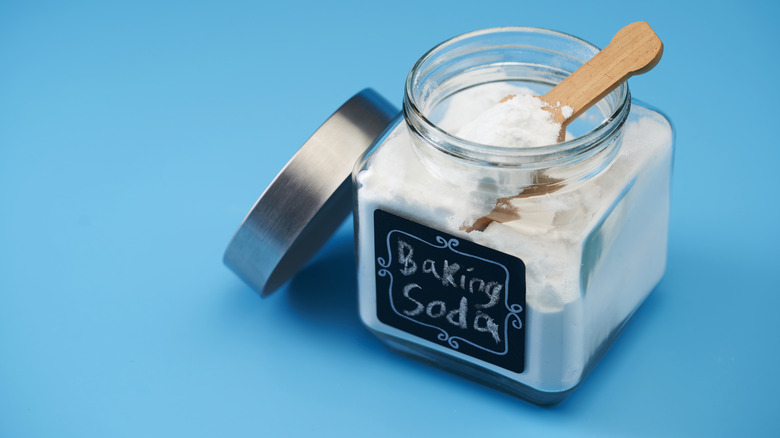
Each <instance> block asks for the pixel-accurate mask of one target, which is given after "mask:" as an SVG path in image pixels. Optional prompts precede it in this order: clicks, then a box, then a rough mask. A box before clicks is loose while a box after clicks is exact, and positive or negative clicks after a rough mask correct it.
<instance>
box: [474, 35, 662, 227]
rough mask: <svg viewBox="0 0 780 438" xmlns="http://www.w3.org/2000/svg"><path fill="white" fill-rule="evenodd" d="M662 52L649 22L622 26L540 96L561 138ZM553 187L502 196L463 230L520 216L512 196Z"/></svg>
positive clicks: (556, 187) (654, 64)
mask: <svg viewBox="0 0 780 438" xmlns="http://www.w3.org/2000/svg"><path fill="white" fill-rule="evenodd" d="M663 51H664V45H663V43H662V42H661V40H660V39H659V38H658V36H657V35H656V34H655V32H653V29H651V28H650V25H649V24H647V23H646V22H644V21H637V22H636V23H631V24H629V25H628V26H626V27H624V28H622V29H620V31H618V33H617V34H615V36H614V37H613V38H612V41H610V43H609V45H607V47H605V48H604V49H603V50H602V51H600V52H599V53H597V54H596V55H595V56H594V57H593V58H591V59H590V60H589V61H588V62H586V63H585V64H583V65H582V66H581V67H580V68H578V69H577V70H576V71H574V73H572V74H570V75H569V76H567V77H566V78H565V79H564V80H563V81H561V82H560V83H559V84H558V85H556V86H555V87H554V88H553V89H552V90H550V91H548V92H547V94H545V95H544V96H539V98H540V99H541V100H542V101H544V102H545V103H546V104H547V106H546V107H545V110H547V111H549V112H550V113H552V115H553V118H554V120H555V122H556V123H560V124H561V130H560V132H559V133H558V141H559V142H561V141H563V140H564V139H565V135H566V126H567V125H568V124H569V123H570V122H571V121H572V120H574V119H576V118H577V117H579V116H580V115H581V114H583V113H585V111H587V110H588V109H590V107H592V106H593V105H595V104H596V103H598V102H599V101H600V100H601V99H602V98H604V97H605V96H606V95H608V94H609V93H611V92H612V91H613V90H614V89H615V88H617V87H618V86H619V85H620V84H622V83H623V82H625V81H626V80H627V79H628V78H630V77H631V76H634V75H638V74H642V73H646V72H648V71H650V70H651V69H652V68H653V67H655V66H656V65H657V64H658V61H660V60H661V55H662V54H663ZM512 97H514V96H513V95H510V96H507V97H505V98H504V99H502V102H503V101H505V100H508V99H511V98H512ZM565 107H569V108H570V109H571V114H570V115H569V117H565V116H564V114H563V111H562V110H563V108H565ZM551 187H552V189H551V190H539V188H538V187H537V188H535V187H534V186H532V187H529V188H528V189H526V190H524V191H523V193H520V194H518V195H516V196H512V197H508V198H501V199H499V200H498V201H497V202H496V206H495V208H493V211H491V212H490V213H489V214H488V215H487V216H484V217H481V218H479V219H478V220H477V221H476V222H475V223H474V224H473V225H471V226H464V227H463V228H462V229H463V230H465V231H467V232H471V231H475V230H477V231H484V230H485V228H487V226H488V225H490V223H491V222H506V221H509V220H514V219H518V218H519V217H520V216H519V215H518V213H517V211H515V210H514V208H513V207H512V206H511V204H510V201H511V200H512V199H514V198H520V197H528V196H535V195H539V194H543V193H549V192H551V191H555V190H557V189H559V188H561V187H562V185H560V184H555V185H552V186H551Z"/></svg>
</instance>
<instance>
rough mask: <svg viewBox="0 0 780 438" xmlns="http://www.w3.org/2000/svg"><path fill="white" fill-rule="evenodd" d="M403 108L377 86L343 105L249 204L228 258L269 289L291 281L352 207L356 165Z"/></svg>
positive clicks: (249, 281) (239, 271)
mask: <svg viewBox="0 0 780 438" xmlns="http://www.w3.org/2000/svg"><path fill="white" fill-rule="evenodd" d="M397 114H398V109H396V108H395V107H394V106H393V105H392V104H391V103H390V102H388V101H387V100H385V99H384V98H383V97H382V96H380V95H379V94H378V93H377V92H376V91H374V90H372V89H365V90H363V91H361V92H360V93H358V94H356V95H355V96H353V97H352V98H351V99H349V100H348V101H347V102H346V103H344V104H343V105H342V106H341V107H340V108H339V109H338V110H336V112H334V113H333V114H332V115H331V116H330V117H329V118H328V120H326V121H325V123H323V124H322V126H320V127H319V129H317V131H316V132H315V133H314V134H313V135H312V136H311V137H310V138H309V139H308V140H307V141H306V142H305V143H304V144H303V146H302V147H301V148H300V149H299V150H298V152H296V153H295V155H294V156H293V157H292V159H291V160H290V161H289V162H288V163H287V165H286V166H285V167H284V168H283V169H282V171H281V172H280V173H279V174H278V175H277V176H276V178H275V179H274V180H273V182H271V184H270V185H269V186H268V188H267V189H266V190H265V192H263V194H262V195H261V196H260V198H259V199H258V200H257V202H256V203H255V205H254V207H252V209H251V210H250V211H249V214H247V216H246V218H245V219H244V221H243V222H242V223H241V226H240V227H239V228H238V231H237V232H236V234H235V235H234V236H233V239H232V240H231V241H230V244H229V245H228V247H227V249H226V250H225V255H224V258H223V261H224V263H225V265H227V266H228V267H229V268H230V269H232V270H233V272H235V273H236V274H237V275H238V276H239V277H241V279H243V280H244V281H245V282H246V283H247V284H248V285H249V286H251V287H252V288H253V289H255V290H256V291H257V292H258V293H260V295H262V296H268V295H269V294H271V293H272V292H274V291H275V290H276V289H278V288H279V287H281V286H282V285H283V284H284V283H285V282H287V280H289V279H290V278H291V277H292V276H293V275H294V274H295V273H296V272H297V271H298V270H300V269H301V268H302V267H303V265H304V264H305V263H306V262H307V261H308V260H309V259H310V258H311V257H312V256H313V255H314V254H315V253H316V252H317V250H318V249H320V248H321V247H322V245H324V244H325V242H326V241H327V240H328V239H329V238H330V236H332V235H333V233H334V232H335V231H336V229H337V228H338V227H339V225H341V223H342V222H343V221H344V219H346V217H347V216H348V215H349V213H350V212H351V211H352V178H351V176H352V169H353V167H354V166H355V163H356V162H357V161H358V160H359V159H360V157H361V156H362V155H363V153H364V152H365V151H366V150H368V148H370V147H371V145H372V144H373V143H374V140H376V139H377V138H378V137H379V136H380V135H381V134H382V132H384V130H385V128H386V127H387V126H388V125H389V124H390V122H392V120H393V119H394V118H395V117H396V115H397Z"/></svg>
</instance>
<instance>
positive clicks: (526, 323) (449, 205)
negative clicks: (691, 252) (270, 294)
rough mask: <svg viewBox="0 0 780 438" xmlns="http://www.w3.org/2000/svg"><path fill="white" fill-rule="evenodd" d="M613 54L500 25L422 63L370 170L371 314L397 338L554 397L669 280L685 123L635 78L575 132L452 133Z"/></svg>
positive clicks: (364, 291)
mask: <svg viewBox="0 0 780 438" xmlns="http://www.w3.org/2000/svg"><path fill="white" fill-rule="evenodd" d="M597 52H598V49H597V48H596V47H594V46H593V45H591V44H589V43H587V42H585V41H583V40H580V39H577V38H575V37H572V36H569V35H566V34H562V33H558V32H554V31H549V30H542V29H534V28H515V27H511V28H497V29H487V30H483V31H478V32H473V33H469V34H466V35H462V36H460V37H456V38H454V39H451V40H449V41H446V42H444V43H442V44H441V45H439V46H437V47H435V48H434V49H432V50H431V51H429V52H428V53H426V54H425V55H424V56H423V57H422V58H420V60H418V61H417V63H416V64H415V65H414V66H413V68H412V70H411V71H410V73H409V76H408V78H407V81H406V86H405V94H404V102H403V116H402V117H398V118H396V119H395V121H394V122H393V123H392V124H391V125H390V127H389V128H388V129H387V130H386V131H385V132H384V134H383V135H382V137H381V138H380V139H379V140H378V141H377V142H376V143H375V145H374V147H373V148H372V149H370V150H369V151H368V152H367V153H366V154H365V156H364V157H363V159H362V160H361V161H360V162H359V163H358V164H357V166H356V168H355V170H354V172H353V181H354V187H355V227H356V236H357V237H356V238H357V248H358V261H357V265H358V286H359V302H360V304H359V308H360V316H361V319H362V320H363V322H364V324H365V325H366V326H367V327H368V328H369V329H370V330H371V331H372V332H373V333H375V334H376V335H377V336H378V337H379V338H381V339H382V340H384V341H385V342H387V343H388V344H389V345H390V346H391V347H393V348H395V349H397V350H400V351H401V352H403V353H406V354H410V355H412V356H415V357H418V358H421V359H423V360H426V361H429V362H432V363H434V364H435V365H437V366H440V367H443V368H446V369H449V370H452V371H454V372H456V373H459V374H463V375H466V376H468V377H471V378H474V379H476V380H479V381H482V382H484V383H487V384H489V385H492V386H495V387H498V388H500V389H502V390H505V391H508V392H510V393H513V394H516V395H519V396H521V397H523V398H526V399H528V400H530V401H532V402H535V403H539V404H553V403H557V402H559V401H561V400H562V399H563V398H564V397H565V396H566V395H567V394H568V393H569V392H570V391H571V390H573V389H574V388H575V387H576V386H577V385H578V384H579V383H580V382H581V381H582V379H583V377H584V376H585V375H586V374H587V372H588V371H589V370H590V369H591V368H592V367H593V365H594V364H595V363H596V362H597V361H598V359H599V358H600V356H601V355H602V354H603V353H604V352H605V351H606V350H607V348H608V347H609V346H610V345H611V344H612V342H614V340H615V339H616V337H617V336H618V335H619V333H620V332H621V330H622V329H623V327H624V326H625V324H626V323H627V321H628V320H629V319H630V318H631V316H632V315H633V314H634V312H635V311H636V310H637V308H638V307H639V306H640V305H641V304H642V302H643V301H644V300H645V299H646V298H647V296H648V294H649V293H650V292H651V290H652V289H653V288H654V287H655V286H656V285H657V284H658V282H659V281H660V279H661V277H662V275H663V273H664V269H665V264H666V247H667V232H668V231H667V230H668V217H669V191H670V174H671V165H672V149H673V131H672V127H671V124H670V123H669V121H668V120H667V119H666V118H665V117H664V116H663V115H662V114H660V113H659V112H658V111H656V110H653V109H651V108H649V107H648V106H646V105H643V104H641V103H638V102H636V101H632V100H631V97H630V94H629V90H628V86H627V85H626V84H623V85H621V86H620V87H618V88H617V89H616V90H615V91H613V92H612V93H610V94H609V95H608V96H606V97H605V98H604V99H602V100H601V101H600V102H599V103H598V104H597V105H595V106H594V107H593V108H591V109H590V110H589V111H588V112H586V113H585V114H584V115H582V116H580V117H579V118H578V119H577V120H576V121H575V122H573V123H572V124H571V125H570V126H569V128H568V130H569V135H568V136H567V138H568V140H567V141H565V142H562V143H557V144H551V145H547V146H540V147H532V148H508V147H498V146H489V145H483V144H477V143H472V142H468V141H465V140H462V139H460V138H458V137H456V136H455V135H453V132H456V131H457V128H458V126H460V125H462V124H463V123H464V122H466V121H469V120H471V119H472V118H474V116H475V115H476V114H479V111H481V110H483V109H484V108H486V107H487V106H489V105H493V104H495V103H497V101H498V100H499V99H500V98H501V97H502V96H503V95H506V94H512V93H514V92H516V91H517V90H518V87H525V88H527V89H528V90H530V92H533V93H534V94H537V95H542V94H544V93H545V92H546V90H548V89H549V88H551V87H552V86H554V85H555V84H556V83H558V82H560V81H561V80H562V79H563V78H564V77H566V76H567V75H568V74H569V73H570V72H572V71H574V70H575V69H576V68H578V67H579V66H580V65H582V64H583V63H584V62H586V61H587V60H588V59H590V58H591V57H592V56H593V55H595V54H596V53H597ZM520 91H523V90H520ZM526 91H527V90H526Z"/></svg>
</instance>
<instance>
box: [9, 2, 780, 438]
mask: <svg viewBox="0 0 780 438" xmlns="http://www.w3.org/2000/svg"><path fill="white" fill-rule="evenodd" d="M66 3H67V4H66ZM777 5H778V3H776V2H763V1H739V2H736V1H735V2H716V1H712V2H706V3H696V2H691V3H685V2H680V1H653V2H650V1H646V2H641V3H640V2H625V1H599V2H590V3H588V2H520V1H514V2H508V1H507V2H495V1H489V0H488V1H480V2H457V1H450V2H420V1H416V0H415V1H406V0H404V1H395V2H385V3H381V4H379V3H373V2H365V1H354V2H296V1H290V2H277V3H274V4H272V5H268V4H263V3H261V2H217V1H212V2H190V1H177V2H158V1H134V2H123V3H118V2H93V3H89V2H28V1H19V2H14V1H4V2H2V3H0V436H2V437H51V436H57V437H105V436H112V437H122V436H128V437H137V436H166V437H167V436H312V435H315V434H317V435H325V436H339V435H343V436H372V437H383V436H388V437H397V436H407V435H412V436H509V435H510V434H516V435H524V436H534V437H545V436H555V437H557V436H573V437H579V436H582V437H629V436H637V437H657V436H689V437H690V436H706V437H714V436H778V435H780V416H778V412H780V402H779V401H778V391H780V378H779V377H778V371H777V365H778V363H779V362H780V353H779V351H780V346H779V345H778V344H779V342H778V337H779V335H780V317H778V315H777V313H778V309H780V286H778V281H777V273H778V271H780V263H779V262H778V257H777V248H778V247H780V232H779V231H778V224H780V213H779V211H778V204H779V202H778V189H780V183H778V168H779V166H780V146H779V145H778V144H777V143H778V141H777V138H776V137H777V135H776V131H777V129H776V128H775V127H774V126H775V124H776V120H775V119H776V117H775V115H774V114H775V113H776V111H777V105H778V102H780V92H779V91H780V90H779V89H778V86H777V82H776V78H775V77H774V76H775V75H776V72H777V71H778V70H780V69H779V68H778V67H779V66H778V62H779V61H778V59H780V58H778V56H777V43H778V42H779V41H780V33H779V32H778V30H777V26H776V24H775V20H776V19H777V17H778V16H780V7H778V6H777ZM636 20H646V21H648V22H650V24H651V25H652V26H653V27H654V28H655V30H656V31H657V33H658V34H659V35H660V36H661V38H662V39H663V40H664V42H665V45H666V52H665V54H664V59H663V60H662V61H661V63H660V64H659V66H658V67H657V68H656V70H654V71H653V72H651V73H650V74H648V75H645V76H641V77H637V78H634V79H632V80H631V87H632V92H633V94H634V96H636V97H638V98H640V99H642V100H644V101H647V102H649V103H651V104H653V105H655V106H657V107H659V108H661V109H662V110H663V111H664V112H666V113H667V114H668V115H669V116H670V118H671V119H672V120H673V121H674V123H675V126H676V129H677V155H676V162H675V169H674V181H673V184H674V188H673V205H672V222H671V236H670V246H669V265H668V271H667V275H666V277H665V278H664V280H663V281H662V283H661V285H660V286H659V287H658V288H657V290H656V291H655V292H654V294H653V295H652V296H651V298H650V299H649V300H648V301H647V303H646V305H645V306H644V307H643V308H642V309H641V310H640V311H639V312H638V314H637V316H636V318H635V319H634V320H633V321H632V323H631V324H629V326H628V328H627V329H626V331H625V332H624V334H623V335H622V337H621V338H620V339H619V340H618V341H617V343H616V344H615V346H614V347H613V348H612V349H611V350H610V351H609V352H608V353H607V355H606V356H605V358H604V359H603V361H602V362H601V363H600V364H599V365H598V366H597V367H596V369H595V370H594V372H593V373H592V374H591V375H590V376H589V377H588V378H587V380H586V381H585V383H584V384H583V385H582V386H581V387H580V388H579V389H578V390H577V391H576V392H575V393H574V394H573V395H572V396H571V397H570V398H569V399H567V400H566V401H565V402H564V403H562V404H561V405H559V406H557V407H554V408H548V409H545V408H538V407H535V406H533V405H530V404H528V403H525V402H523V401H520V400H518V399H515V398H513V397H510V396H507V395H504V394H502V393H498V392H495V391H493V390H491V389H487V388H485V387H482V386H480V385H478V384H476V383H472V382H470V381H466V380H463V379H461V378H458V377H455V376H452V375H450V374H447V373H444V372H441V371H439V370H437V369H434V368H432V367H428V366H426V365H423V364H421V363H418V362H416V361H413V360H410V359H407V358H405V357H402V356H399V355H396V354H394V353H392V352H390V351H389V350H388V349H387V348H386V347H384V345H383V344H381V343H380V342H379V341H378V340H377V339H375V338H374V337H373V336H372V335H371V334H369V333H368V332H367V331H366V330H365V329H364V328H363V327H362V326H361V324H360V322H359V319H358V316H357V304H356V286H355V279H354V276H355V272H354V267H353V257H354V252H353V249H352V248H353V242H352V234H351V221H349V222H348V223H346V224H345V225H344V226H343V227H342V228H341V229H340V231H339V233H338V234H337V235H336V236H335V238H334V239H332V240H331V241H330V242H329V243H328V245H327V246H326V247H325V248H324V249H323V250H322V251H321V252H320V253H319V254H318V256H317V257H316V258H315V259H314V260H313V261H312V262H311V263H310V264H309V265H308V266H307V267H306V268H305V269H304V270H303V271H302V272H301V273H300V274H299V275H298V276H296V277H295V278H294V279H293V281H292V282H291V283H290V284H289V285H288V286H287V287H285V288H284V289H282V290H280V291H279V292H278V293H277V294H275V295H273V296H272V297H270V298H268V299H265V300H263V299H260V298H259V297H258V296H257V295H255V294H254V293H253V292H252V291H251V290H250V289H249V288H248V287H246V286H245V285H244V284H243V283H241V282H240V281H239V280H238V278H236V277H235V276H234V275H233V274H232V273H231V272H229V271H228V270H227V269H226V268H224V267H223V266H222V264H221V256H222V252H223V250H224V248H225V246H226V245H227V243H228V240H229V239H230V237H231V236H232V234H233V232H234V231H235V229H236V227H237V226H238V224H239V222H240V221H241V219H242V218H243V216H244V214H245V213H246V212H247V211H248V209H249V208H250V206H251V205H252V203H253V202H254V200H255V199H256V197H257V196H258V195H259V194H260V193H261V192H262V190H263V188H264V187H265V186H266V185H267V184H268V183H269V182H270V181H271V179H272V178H273V177H274V175H275V174H276V172H277V171H278V170H279V169H280V168H281V167H282V166H283V165H284V163H285V162H286V161H287V159H288V158H289V157H290V156H291V155H292V154H293V153H294V151H296V150H297V148H298V147H299V145H300V144H302V143H303V141H304V140H305V139H306V138H308V136H309V135H310V134H311V133H312V132H313V131H314V130H315V129H316V128H317V127H318V126H319V124H320V123H322V122H323V121H324V120H325V118H326V117H327V116H328V115H329V114H330V113H331V112H332V111H333V110H335V109H336V108H337V107H338V106H339V105H340V104H341V102H343V101H344V100H345V99H347V98H348V97H350V96H351V95H352V94H354V93H355V92H357V91H358V90H360V89H361V88H363V87H365V86H371V87H374V88H375V89H376V90H378V91H379V92H380V93H382V94H383V95H385V96H386V97H388V98H389V99H391V100H392V101H394V102H396V103H397V104H399V105H400V100H401V92H402V86H403V81H404V78H405V76H406V73H407V71H408V70H409V68H410V67H411V66H412V64H413V62H414V61H415V60H416V59H417V57H418V56H420V55H421V54H422V53H424V52H425V51H426V50H428V49H429V48H430V47H432V46H433V45H435V44H437V43H439V42H440V41H442V40H444V39H446V38H449V37H451V36H454V35H457V34H460V33H463V32H466V31H470V30H475V29H480V28H485V27H493V26H500V25H527V26H538V27H547V28H553V29H557V30H562V31H566V32H568V33H572V34H574V35H578V36H581V37H583V38H585V39H587V40H589V41H592V42H594V43H595V44H598V45H601V46H603V45H605V44H606V43H607V42H608V41H609V39H610V38H611V36H612V34H614V32H616V31H617V29H619V28H620V27H622V26H623V25H625V24H627V23H629V22H631V21H636Z"/></svg>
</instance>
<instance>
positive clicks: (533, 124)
mask: <svg viewBox="0 0 780 438" xmlns="http://www.w3.org/2000/svg"><path fill="white" fill-rule="evenodd" d="M545 106H547V104H546V103H544V102H543V101H542V100H541V99H539V98H538V97H535V96H533V95H531V94H524V93H521V94H516V95H515V96H514V97H513V98H511V99H508V100H505V101H503V102H499V103H497V104H495V105H493V106H492V107H490V108H488V109H487V110H485V111H484V112H483V113H482V114H480V115H479V116H478V117H477V118H475V119H474V120H472V121H471V122H469V123H467V124H466V125H464V126H463V127H462V128H460V130H458V132H457V134H456V135H457V136H458V137H460V138H462V139H465V140H469V141H472V142H475V143H481V144H487V145H493V146H506V147H533V146H544V145H548V144H553V143H555V141H556V139H557V138H558V132H560V130H561V125H560V123H555V121H554V120H553V116H552V114H551V113H550V112H549V111H546V110H545V109H544V107H545Z"/></svg>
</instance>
